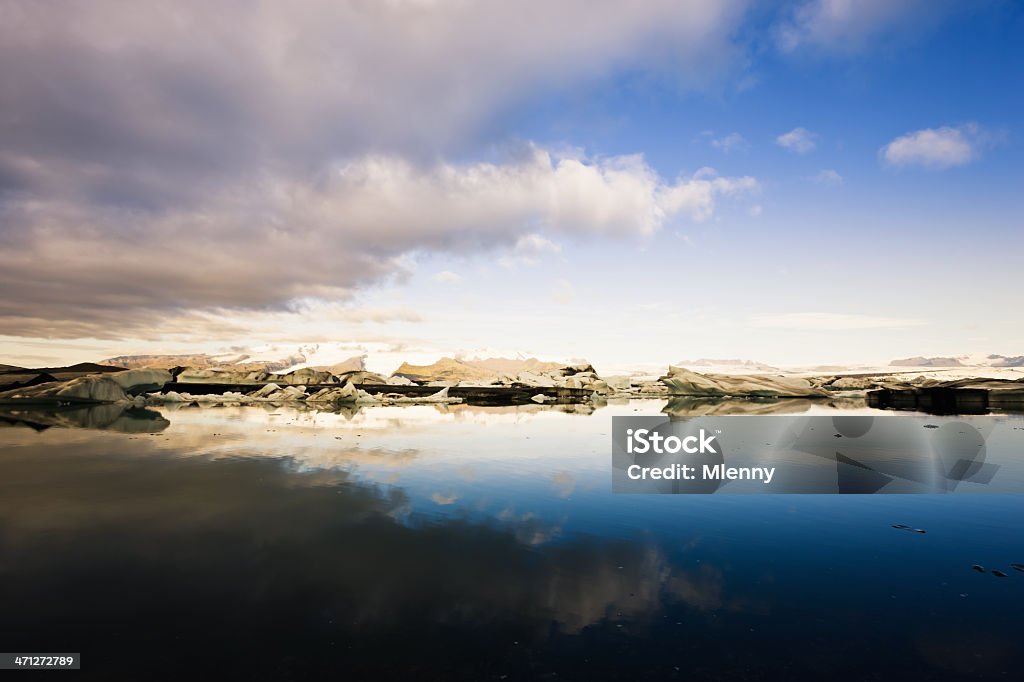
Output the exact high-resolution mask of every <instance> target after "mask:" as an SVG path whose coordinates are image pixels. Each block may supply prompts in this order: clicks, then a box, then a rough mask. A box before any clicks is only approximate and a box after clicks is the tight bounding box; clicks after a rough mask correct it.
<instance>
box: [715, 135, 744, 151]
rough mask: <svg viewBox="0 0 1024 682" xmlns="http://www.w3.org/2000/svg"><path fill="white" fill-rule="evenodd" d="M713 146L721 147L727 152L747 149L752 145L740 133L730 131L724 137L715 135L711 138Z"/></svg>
mask: <svg viewBox="0 0 1024 682" xmlns="http://www.w3.org/2000/svg"><path fill="white" fill-rule="evenodd" d="M711 146H712V147H714V148H715V149H721V150H722V151H723V152H726V153H728V152H736V151H745V150H747V149H748V148H749V147H750V145H749V144H747V140H746V139H745V138H744V137H743V136H742V135H740V134H739V133H729V134H728V135H725V136H723V137H713V138H711Z"/></svg>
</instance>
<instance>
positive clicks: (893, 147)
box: [880, 123, 983, 169]
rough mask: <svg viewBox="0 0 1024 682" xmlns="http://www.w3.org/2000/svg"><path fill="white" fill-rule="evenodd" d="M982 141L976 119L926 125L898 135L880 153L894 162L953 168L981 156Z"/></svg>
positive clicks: (890, 161) (887, 159) (890, 163)
mask: <svg viewBox="0 0 1024 682" xmlns="http://www.w3.org/2000/svg"><path fill="white" fill-rule="evenodd" d="M982 142H983V134H982V132H981V129H980V128H979V127H978V126H977V125H976V124H973V123H968V124H966V125H962V126H958V127H955V128H954V127H949V126H945V127H942V128H924V129H922V130H916V131H914V132H911V133H907V134H906V135H901V136H900V137H897V138H896V139H895V140H893V141H892V142H890V143H889V144H887V145H885V146H884V147H882V149H881V150H880V154H881V156H882V158H883V159H884V160H885V162H886V163H888V164H889V165H891V166H922V167H924V168H932V169H941V168H951V167H953V166H962V165H964V164H967V163H970V162H971V161H973V160H974V159H976V158H978V155H979V153H980V147H981V144H982Z"/></svg>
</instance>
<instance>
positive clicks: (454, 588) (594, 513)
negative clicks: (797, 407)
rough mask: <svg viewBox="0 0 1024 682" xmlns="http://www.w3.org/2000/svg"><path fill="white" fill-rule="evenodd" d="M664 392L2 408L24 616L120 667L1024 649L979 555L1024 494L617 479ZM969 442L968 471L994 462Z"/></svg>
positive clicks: (716, 669)
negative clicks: (525, 400)
mask: <svg viewBox="0 0 1024 682" xmlns="http://www.w3.org/2000/svg"><path fill="white" fill-rule="evenodd" d="M664 407H665V405H664V403H663V402H661V401H634V402H631V403H626V404H611V405H607V406H605V407H597V408H596V409H595V410H594V412H593V414H591V415H589V416H587V415H581V414H579V413H577V412H576V411H575V410H551V409H549V408H544V407H541V406H536V407H534V406H523V407H522V408H471V407H466V406H459V405H455V406H416V407H386V408H385V407H381V408H377V407H374V408H369V409H363V410H359V411H357V412H321V411H315V410H304V409H294V408H291V407H284V406H278V407H270V408H269V409H260V408H253V407H227V406H226V407H220V408H202V409H200V408H187V407H185V408H180V409H167V410H161V411H160V414H162V415H163V418H164V420H165V421H166V422H168V424H167V425H166V427H165V428H163V430H159V431H149V430H144V431H137V432H131V433H118V432H114V431H111V430H110V429H105V430H104V429H95V428H92V429H82V428H67V429H46V430H43V431H36V430H34V429H33V428H5V429H0V599H2V603H3V604H4V608H3V609H2V610H0V639H2V640H3V641H4V642H5V646H7V647H8V648H9V649H10V650H18V649H22V650H67V651H81V652H82V653H83V656H84V657H83V662H84V663H83V665H84V669H83V671H82V672H83V674H84V675H86V676H87V677H89V676H93V677H96V678H98V679H131V678H137V677H149V676H152V677H162V678H165V679H181V678H188V677H194V676H195V670H198V669H201V670H203V671H204V673H207V674H209V675H213V676H221V677H229V678H239V677H245V678H250V679H308V678H325V677H331V678H335V679H336V678H345V679H349V678H353V679H409V678H411V677H416V678H420V679H473V680H476V679H496V680H497V679H578V678H586V679H629V680H633V679H644V678H649V679H673V678H680V679H681V678H684V677H689V678H694V677H696V678H701V677H711V676H718V677H731V678H736V679H742V678H744V677H749V676H761V677H767V678H782V679H815V680H819V679H821V678H822V677H829V678H834V679H864V678H867V677H872V676H874V677H879V676H885V677H897V676H903V677H906V678H908V679H909V678H913V677H920V676H922V675H927V676H929V677H931V678H933V679H942V678H943V677H944V676H948V677H949V678H951V679H962V678H963V676H968V677H969V676H974V675H980V674H989V673H991V674H994V675H996V676H999V675H1001V674H1002V672H1003V671H1008V670H1013V669H1015V668H1016V667H1019V665H1020V664H1021V663H1022V661H1021V658H1020V654H1019V653H1017V650H1016V648H1015V646H1016V643H1015V641H1014V639H1013V638H1012V637H1009V636H1007V634H1006V633H1012V632H1014V631H1015V630H1014V628H1015V627H1016V626H1017V623H1018V621H1019V614H1018V611H1019V609H1018V608H1017V604H1019V603H1020V598H1021V596H1022V595H1024V592H1022V591H1021V590H1022V586H1024V581H1022V580H1017V579H1016V578H1013V577H1012V576H1011V578H1010V579H999V578H994V577H992V576H991V575H988V574H986V575H982V574H979V573H976V572H974V571H972V570H970V566H971V564H974V563H982V564H984V565H986V566H992V567H998V566H1003V567H1006V566H1007V565H1008V562H1010V561H1022V560H1024V559H1021V558H1019V557H1017V556H1014V552H1016V551H1018V548H1019V544H1018V543H1019V537H1020V533H1021V531H1022V527H1021V521H1020V519H1021V518H1024V502H1022V501H1021V500H1020V499H1018V498H1016V497H1012V496H1011V497H999V498H991V497H989V498H985V497H981V496H977V497H973V498H972V497H963V498H959V499H957V498H956V497H955V496H936V497H932V496H928V497H913V498H911V497H908V498H902V499H896V500H893V499H892V498H890V499H889V500H879V499H878V498H867V499H866V500H865V499H864V498H854V499H850V498H839V497H838V496H830V497H826V496H821V497H820V498H819V497H814V496H811V497H798V496H785V495H779V496H756V497H754V496H750V497H742V496H734V497H727V496H710V497H702V498H696V497H685V496H671V495H648V496H628V495H613V494H611V493H610V490H609V457H610V456H609V452H608V446H609V440H610V428H611V424H610V421H611V420H610V416H611V415H613V414H639V415H649V416H652V417H660V418H664V414H663V413H662V409H663V408H664ZM821 409H825V408H822V407H821V406H814V407H812V408H811V409H810V410H808V412H812V413H813V412H814V411H815V410H821ZM856 414H859V413H854V416H856ZM18 419H19V420H21V422H20V423H22V424H24V423H25V421H29V422H31V423H33V424H42V423H44V422H43V421H40V420H39V417H32V418H31V419H29V418H28V417H27V416H26V415H24V414H21V415H18ZM48 419H49V418H48ZM115 421H116V418H115ZM154 421H155V420H154ZM100 423H104V422H103V420H100V419H98V418H91V419H86V420H82V419H76V420H66V421H65V422H62V424H66V425H88V424H100ZM839 426H841V428H843V429H846V431H847V432H848V433H850V434H853V433H855V431H856V429H858V428H860V426H861V424H859V423H858V422H839ZM1013 426H1014V427H1020V426H1021V423H1020V422H1019V421H1018V422H1014V423H1013ZM837 428H838V427H837ZM958 435H959V434H958ZM939 440H940V441H941V440H942V439H939ZM954 445H957V444H956V443H954ZM968 445H969V444H968ZM950 452H951V453H953V454H954V455H956V456H955V457H953V458H952V459H950V461H949V465H948V466H949V471H948V473H949V475H951V476H952V475H961V476H963V477H967V478H969V477H970V476H971V475H975V474H977V473H978V471H980V469H977V468H976V467H975V465H974V464H975V463H977V462H978V458H977V457H975V458H974V459H973V460H971V462H972V463H969V464H967V465H960V464H958V462H960V460H963V459H965V458H964V457H963V456H962V455H963V453H962V452H961V448H959V445H957V447H951V449H950ZM808 456H809V457H814V455H808ZM967 459H970V458H967ZM988 461H989V460H986V463H987V462H988ZM943 462H944V463H945V459H943ZM944 465H945V464H944ZM897 521H899V522H906V523H911V524H913V526H914V527H926V528H927V529H928V531H929V532H928V534H926V535H915V534H911V533H906V532H898V531H895V530H893V529H892V527H891V524H892V523H893V522H897ZM982 530H983V532H981V531H982ZM1007 571H1009V572H1011V573H1012V569H1009V568H1007ZM961 595H967V596H961ZM953 640H955V641H956V642H957V646H955V647H953V646H949V642H950V641H953ZM169 652H170V653H169ZM865 652H870V656H869V655H865ZM154 660H159V666H157V667H156V669H155V668H154V663H153V661H154ZM154 670H155V672H153V673H152V675H150V674H149V671H154Z"/></svg>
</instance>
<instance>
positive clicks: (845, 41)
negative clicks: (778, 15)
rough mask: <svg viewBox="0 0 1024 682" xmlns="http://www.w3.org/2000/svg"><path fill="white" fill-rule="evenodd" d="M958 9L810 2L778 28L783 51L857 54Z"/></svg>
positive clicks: (911, 0)
mask: <svg viewBox="0 0 1024 682" xmlns="http://www.w3.org/2000/svg"><path fill="white" fill-rule="evenodd" d="M953 8H954V3H953V2H951V1H949V0H807V1H806V2H803V3H802V4H799V5H797V7H796V9H795V10H794V11H793V13H792V16H791V17H790V18H789V19H787V20H786V21H783V22H781V23H779V24H777V25H776V26H775V38H776V43H777V44H778V47H779V49H781V50H782V51H783V52H792V51H794V50H797V49H799V48H803V47H812V48H815V49H818V50H823V51H827V52H847V53H849V52H856V51H858V50H861V49H864V48H865V47H866V46H867V44H868V43H869V42H870V41H872V40H874V39H878V38H881V37H884V36H886V35H890V34H892V33H895V32H897V31H907V32H914V31H921V30H923V29H925V28H928V27H929V25H930V24H933V23H935V22H937V21H939V20H940V19H942V18H944V17H945V16H946V15H947V14H949V13H950V11H951V10H952V9H953Z"/></svg>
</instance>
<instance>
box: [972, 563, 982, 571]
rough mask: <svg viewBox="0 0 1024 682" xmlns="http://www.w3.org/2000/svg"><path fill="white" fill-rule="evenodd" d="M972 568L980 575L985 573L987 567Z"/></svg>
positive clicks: (976, 565) (975, 566)
mask: <svg viewBox="0 0 1024 682" xmlns="http://www.w3.org/2000/svg"><path fill="white" fill-rule="evenodd" d="M971 568H973V569H974V570H975V571H977V572H978V573H984V572H985V567H984V566H979V565H978V564H974V565H973V566H971Z"/></svg>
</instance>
